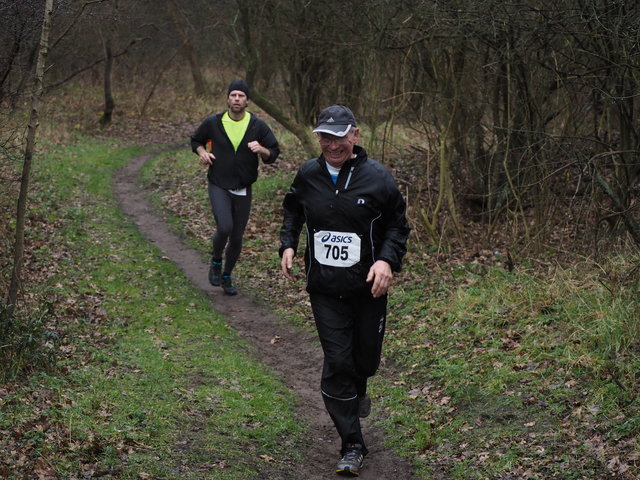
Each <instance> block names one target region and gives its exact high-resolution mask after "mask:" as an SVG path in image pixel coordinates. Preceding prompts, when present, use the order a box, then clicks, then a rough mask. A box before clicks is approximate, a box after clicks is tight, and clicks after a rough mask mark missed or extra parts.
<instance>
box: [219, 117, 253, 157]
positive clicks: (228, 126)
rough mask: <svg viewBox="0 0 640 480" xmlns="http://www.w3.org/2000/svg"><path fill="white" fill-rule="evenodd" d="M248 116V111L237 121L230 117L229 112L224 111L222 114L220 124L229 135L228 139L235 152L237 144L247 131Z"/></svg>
mask: <svg viewBox="0 0 640 480" xmlns="http://www.w3.org/2000/svg"><path fill="white" fill-rule="evenodd" d="M250 118H251V115H249V112H246V113H245V115H244V117H242V120H239V121H235V120H234V119H233V118H231V117H230V116H229V112H224V115H222V126H223V127H224V131H225V132H227V136H228V137H229V140H231V144H232V145H233V149H234V150H235V151H236V152H237V151H238V146H239V145H240V142H241V141H242V138H243V137H244V134H245V132H246V131H247V126H248V125H249V120H250Z"/></svg>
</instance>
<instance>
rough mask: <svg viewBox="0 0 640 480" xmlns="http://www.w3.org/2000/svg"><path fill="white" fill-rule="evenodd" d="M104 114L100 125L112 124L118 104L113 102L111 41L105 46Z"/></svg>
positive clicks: (108, 40)
mask: <svg viewBox="0 0 640 480" xmlns="http://www.w3.org/2000/svg"><path fill="white" fill-rule="evenodd" d="M104 56H105V62H104V112H103V113H102V117H101V118H100V125H108V124H110V123H111V117H112V115H113V110H114V109H115V108H116V102H115V101H114V100H113V92H112V89H111V72H112V71H113V51H112V50H111V39H110V38H109V39H107V41H106V43H105V46H104Z"/></svg>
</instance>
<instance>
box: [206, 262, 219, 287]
mask: <svg viewBox="0 0 640 480" xmlns="http://www.w3.org/2000/svg"><path fill="white" fill-rule="evenodd" d="M221 281H222V263H220V262H214V261H211V265H209V283H210V284H211V285H213V286H214V287H219V286H220V283H221Z"/></svg>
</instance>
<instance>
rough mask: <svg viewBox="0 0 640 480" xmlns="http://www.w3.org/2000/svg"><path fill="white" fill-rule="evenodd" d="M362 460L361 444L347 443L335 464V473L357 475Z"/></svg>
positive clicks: (349, 475)
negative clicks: (341, 455)
mask: <svg viewBox="0 0 640 480" xmlns="http://www.w3.org/2000/svg"><path fill="white" fill-rule="evenodd" d="M363 460H364V454H363V453H362V445H360V444H359V443H352V444H350V445H347V448H346V450H345V452H344V456H343V457H342V459H341V460H340V461H339V462H338V465H336V473H337V474H339V475H343V476H347V477H357V476H358V475H360V468H362V461H363Z"/></svg>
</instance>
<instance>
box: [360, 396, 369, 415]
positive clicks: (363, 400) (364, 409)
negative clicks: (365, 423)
mask: <svg viewBox="0 0 640 480" xmlns="http://www.w3.org/2000/svg"><path fill="white" fill-rule="evenodd" d="M370 413H371V397H370V396H369V394H367V393H365V394H364V397H358V416H359V417H360V418H365V417H368V416H369V414H370Z"/></svg>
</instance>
